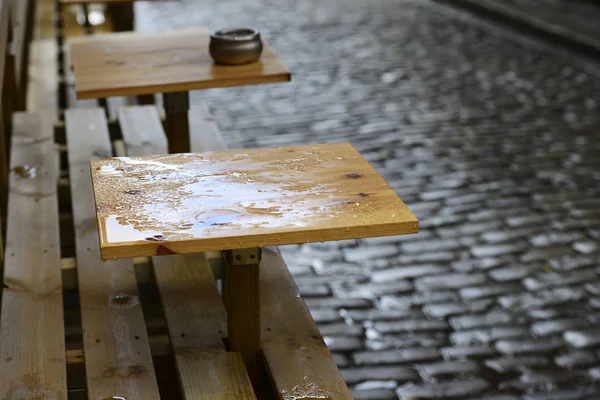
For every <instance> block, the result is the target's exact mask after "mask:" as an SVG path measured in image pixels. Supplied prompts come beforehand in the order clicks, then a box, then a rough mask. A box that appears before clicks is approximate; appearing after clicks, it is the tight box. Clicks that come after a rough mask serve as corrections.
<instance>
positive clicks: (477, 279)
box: [415, 273, 487, 291]
mask: <svg viewBox="0 0 600 400" xmlns="http://www.w3.org/2000/svg"><path fill="white" fill-rule="evenodd" d="M486 280H487V276H486V275H485V274H482V273H479V274H440V275H435V276H426V277H423V278H419V279H417V280H415V287H416V288H417V290H419V291H428V290H436V289H460V288H462V287H466V286H471V285H478V284H481V283H484V282H485V281H486Z"/></svg>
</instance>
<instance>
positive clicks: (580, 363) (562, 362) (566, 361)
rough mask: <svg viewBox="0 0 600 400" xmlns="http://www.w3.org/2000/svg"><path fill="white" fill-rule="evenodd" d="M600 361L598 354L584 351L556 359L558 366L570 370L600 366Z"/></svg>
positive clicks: (562, 355)
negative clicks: (599, 363) (599, 364)
mask: <svg viewBox="0 0 600 400" xmlns="http://www.w3.org/2000/svg"><path fill="white" fill-rule="evenodd" d="M599 361H600V358H599V357H598V355H597V354H596V353H593V352H589V351H583V350H579V351H572V352H570V353H566V354H561V355H559V356H556V357H555V358H554V362H555V363H556V365H558V366H559V367H563V368H568V369H573V368H582V367H590V366H593V365H595V364H598V362H599Z"/></svg>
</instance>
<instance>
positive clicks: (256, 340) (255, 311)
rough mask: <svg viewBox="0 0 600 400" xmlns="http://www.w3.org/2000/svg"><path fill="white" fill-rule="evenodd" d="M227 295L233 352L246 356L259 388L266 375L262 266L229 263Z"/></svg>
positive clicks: (228, 336) (248, 367) (249, 369)
mask: <svg viewBox="0 0 600 400" xmlns="http://www.w3.org/2000/svg"><path fill="white" fill-rule="evenodd" d="M223 295H224V299H225V304H226V305H227V328H228V330H227V339H228V341H229V348H230V349H231V350H233V351H239V352H240V353H241V354H242V357H243V359H244V364H245V365H246V370H247V371H248V375H249V376H250V380H251V381H252V384H253V385H254V386H255V387H256V386H259V385H260V381H261V374H262V360H261V351H260V347H261V343H260V283H259V265H258V264H252V265H230V264H227V263H226V264H225V280H224V292H223Z"/></svg>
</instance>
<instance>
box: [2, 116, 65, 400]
mask: <svg viewBox="0 0 600 400" xmlns="http://www.w3.org/2000/svg"><path fill="white" fill-rule="evenodd" d="M14 129H15V132H14V135H13V151H12V163H11V167H12V171H13V172H12V174H11V179H10V194H9V201H10V205H9V218H8V228H7V239H8V241H7V244H6V251H7V254H8V257H7V260H6V264H5V270H4V289H3V294H2V310H1V312H0V316H1V319H0V329H1V330H0V398H2V399H33V398H40V399H42V398H43V399H56V400H66V399H67V379H66V374H67V371H66V360H65V339H64V338H65V336H64V322H63V301H62V286H61V265H60V240H59V227H58V200H57V196H56V183H57V179H58V168H57V164H58V155H57V153H56V151H55V149H54V141H53V135H54V132H53V124H52V119H45V118H43V117H42V116H41V115H39V114H15V117H14Z"/></svg>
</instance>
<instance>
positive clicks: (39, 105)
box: [27, 39, 58, 115]
mask: <svg viewBox="0 0 600 400" xmlns="http://www.w3.org/2000/svg"><path fill="white" fill-rule="evenodd" d="M30 51H31V59H30V63H29V71H30V74H29V83H28V85H27V111H29V112H36V111H42V110H43V111H46V112H52V113H53V114H54V115H56V114H57V112H58V77H57V74H56V71H57V69H58V65H57V60H56V51H57V49H56V41H55V40H52V39H44V40H34V41H33V42H31V44H30Z"/></svg>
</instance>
